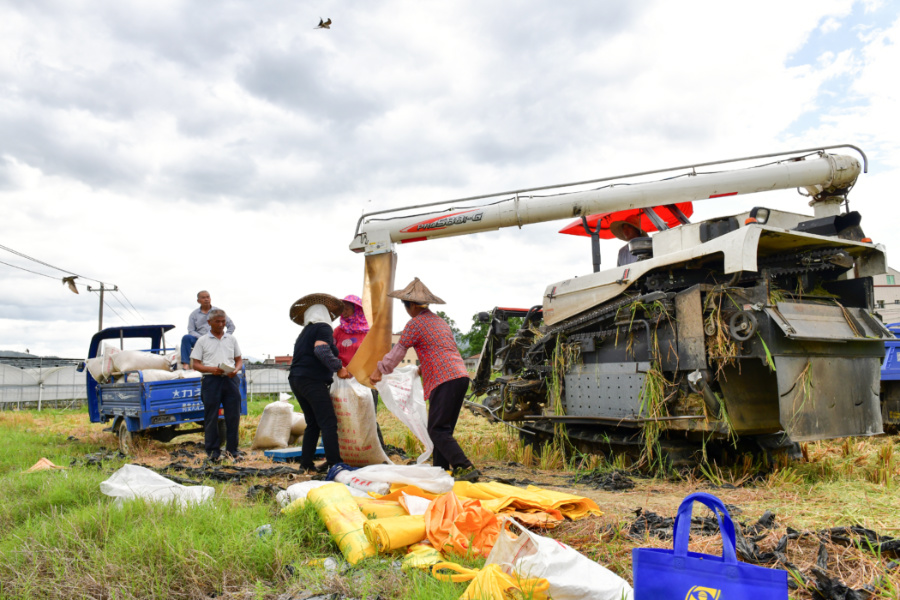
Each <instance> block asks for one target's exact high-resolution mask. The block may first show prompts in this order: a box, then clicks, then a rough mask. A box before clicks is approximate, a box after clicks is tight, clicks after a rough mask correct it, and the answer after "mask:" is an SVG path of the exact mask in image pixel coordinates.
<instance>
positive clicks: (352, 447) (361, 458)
mask: <svg viewBox="0 0 900 600" xmlns="http://www.w3.org/2000/svg"><path fill="white" fill-rule="evenodd" d="M331 402H332V404H333V405H334V414H335V415H337V420H338V442H339V444H340V447H341V460H343V461H344V462H345V463H347V464H348V465H350V466H351V467H365V466H367V465H379V464H393V463H392V462H391V459H390V458H388V456H387V454H385V453H384V449H383V448H382V447H381V443H380V442H379V441H378V427H377V425H378V423H377V422H376V421H375V402H374V401H373V399H372V390H370V389H369V388H367V387H366V386H364V385H363V384H361V383H359V382H358V381H356V379H353V378H351V379H340V378H338V379H336V380H335V381H334V383H332V384H331Z"/></svg>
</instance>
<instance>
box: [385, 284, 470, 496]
mask: <svg viewBox="0 0 900 600" xmlns="http://www.w3.org/2000/svg"><path fill="white" fill-rule="evenodd" d="M388 296H390V297H391V298H399V299H400V300H402V301H403V306H404V307H405V308H406V312H407V314H408V315H409V316H410V317H412V318H411V320H410V321H409V323H407V324H406V327H404V328H403V333H402V334H401V335H400V341H399V342H397V344H396V345H394V347H393V348H392V349H391V351H390V352H388V353H387V354H385V355H384V358H383V359H382V360H381V361H379V362H378V367H377V368H376V369H375V371H374V372H373V373H372V374H371V375H370V376H369V379H370V380H371V381H372V382H373V383H376V382H378V381H381V376H382V374H385V375H387V374H389V373H392V372H393V371H394V368H395V367H396V366H397V365H398V364H400V361H401V360H403V357H404V356H406V351H407V350H408V349H409V348H415V350H416V355H417V356H418V357H419V372H420V373H421V374H422V384H423V386H424V388H425V398H427V399H428V400H429V406H428V435H429V436H430V437H431V441H432V442H434V454H433V455H432V460H433V462H434V465H435V466H436V467H441V468H443V469H451V468H452V470H453V476H454V477H455V478H456V479H459V480H465V481H478V478H479V477H480V476H481V473H480V472H479V471H478V470H477V469H476V468H475V467H474V466H473V465H472V461H470V460H469V459H468V457H466V454H465V452H463V449H462V448H460V446H459V443H458V442H457V441H456V440H455V439H454V438H453V430H454V429H456V422H457V420H458V419H459V411H460V410H461V409H462V403H463V399H464V398H465V395H466V392H467V391H468V389H469V373H468V371H466V367H465V364H464V363H463V359H462V356H460V354H459V349H457V347H456V340H455V339H454V338H453V332H452V331H451V330H450V326H449V325H447V322H446V321H444V320H443V319H442V318H440V317H439V316H437V315H436V314H434V313H433V312H431V311H430V310H429V309H428V305H429V304H444V301H443V300H441V299H440V298H438V297H437V296H435V295H434V294H432V293H431V292H430V291H429V290H428V288H427V287H425V284H423V283H422V282H421V281H419V278H418V277H416V278H415V279H414V280H413V282H412V283H410V284H409V285H408V286H406V288H405V289H403V290H398V291H394V292H391V293H390V294H388Z"/></svg>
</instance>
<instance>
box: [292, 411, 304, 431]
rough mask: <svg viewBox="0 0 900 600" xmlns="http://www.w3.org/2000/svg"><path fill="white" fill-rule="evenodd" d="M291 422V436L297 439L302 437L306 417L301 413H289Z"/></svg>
mask: <svg viewBox="0 0 900 600" xmlns="http://www.w3.org/2000/svg"><path fill="white" fill-rule="evenodd" d="M291 406H293V405H291ZM291 421H292V423H291V435H294V436H297V437H300V436H301V435H303V432H304V431H306V416H305V415H304V414H303V413H298V412H295V413H291Z"/></svg>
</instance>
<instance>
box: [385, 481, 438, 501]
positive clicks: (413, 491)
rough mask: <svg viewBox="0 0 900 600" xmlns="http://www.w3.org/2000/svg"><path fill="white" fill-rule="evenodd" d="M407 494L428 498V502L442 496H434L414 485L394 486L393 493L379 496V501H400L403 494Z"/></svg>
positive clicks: (392, 487)
mask: <svg viewBox="0 0 900 600" xmlns="http://www.w3.org/2000/svg"><path fill="white" fill-rule="evenodd" d="M404 492H405V493H407V494H409V495H410V496H418V497H419V498H427V499H428V500H434V499H435V498H437V497H438V496H440V495H441V494H432V493H431V492H426V491H425V490H423V489H422V488H419V487H416V486H414V485H406V484H403V483H401V484H394V485H392V486H391V493H390V494H387V495H385V496H379V497H378V499H379V500H400V498H402V497H403V493H404Z"/></svg>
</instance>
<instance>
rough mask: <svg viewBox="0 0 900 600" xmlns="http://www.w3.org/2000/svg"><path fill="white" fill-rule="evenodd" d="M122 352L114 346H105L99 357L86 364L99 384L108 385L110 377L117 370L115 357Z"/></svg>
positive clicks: (89, 360) (90, 359)
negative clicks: (114, 362) (114, 361)
mask: <svg viewBox="0 0 900 600" xmlns="http://www.w3.org/2000/svg"><path fill="white" fill-rule="evenodd" d="M119 352H120V350H119V349H118V348H113V347H112V346H106V345H104V346H103V350H102V351H101V352H100V355H99V356H96V357H94V358H89V359H88V360H87V362H86V365H87V370H88V372H89V373H90V374H91V377H93V378H94V379H95V380H96V381H97V382H98V383H106V382H107V381H109V376H110V374H112V372H113V371H115V370H116V368H115V365H114V364H113V355H114V354H118V353H119Z"/></svg>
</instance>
